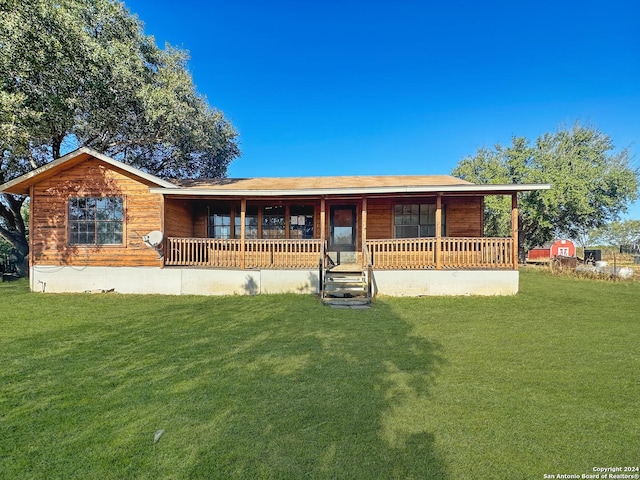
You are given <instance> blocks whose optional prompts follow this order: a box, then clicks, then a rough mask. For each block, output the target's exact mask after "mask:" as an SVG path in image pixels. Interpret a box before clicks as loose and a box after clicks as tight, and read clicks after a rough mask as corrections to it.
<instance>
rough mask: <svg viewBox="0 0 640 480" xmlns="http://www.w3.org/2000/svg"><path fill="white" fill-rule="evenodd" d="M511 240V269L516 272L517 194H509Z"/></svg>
mask: <svg viewBox="0 0 640 480" xmlns="http://www.w3.org/2000/svg"><path fill="white" fill-rule="evenodd" d="M511 238H512V239H513V246H512V253H511V255H512V257H513V269H514V270H518V253H519V252H518V194H517V193H515V192H514V193H512V194H511Z"/></svg>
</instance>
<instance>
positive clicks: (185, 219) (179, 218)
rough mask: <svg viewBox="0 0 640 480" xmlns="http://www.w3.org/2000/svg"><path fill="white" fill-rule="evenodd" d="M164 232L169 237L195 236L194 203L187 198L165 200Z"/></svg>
mask: <svg viewBox="0 0 640 480" xmlns="http://www.w3.org/2000/svg"><path fill="white" fill-rule="evenodd" d="M164 218H165V220H164V234H165V235H166V236H167V237H195V236H196V233H194V230H195V222H194V216H193V204H192V203H191V202H189V201H187V200H176V199H173V198H167V199H165V201H164ZM198 233H200V232H198Z"/></svg>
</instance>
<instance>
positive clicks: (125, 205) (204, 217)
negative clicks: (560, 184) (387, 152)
mask: <svg viewBox="0 0 640 480" xmlns="http://www.w3.org/2000/svg"><path fill="white" fill-rule="evenodd" d="M548 188H549V185H546V184H544V185H543V184H536V185H476V184H472V183H469V182H466V181H463V180H460V179H458V178H454V177H451V176H447V175H431V176H356V177H309V178H254V179H231V178H224V179H213V180H204V179H198V180H171V181H168V180H164V179H161V178H158V177H155V176H153V175H149V174H147V173H145V172H142V171H140V170H138V169H135V168H133V167H131V166H128V165H125V164H123V163H121V162H119V161H117V160H114V159H112V158H109V157H107V156H105V155H102V154H100V153H98V152H96V151H93V150H91V149H88V148H80V149H78V150H76V151H74V152H71V153H69V154H67V155H65V156H64V157H61V158H59V159H57V160H55V161H53V162H51V163H49V164H47V165H45V166H42V167H40V168H38V169H36V170H34V171H32V172H30V173H27V174H25V175H23V176H21V177H19V178H16V179H14V180H12V181H10V182H7V183H5V184H4V185H2V186H0V192H3V193H11V194H16V195H28V196H29V197H30V198H31V202H30V208H31V211H30V232H31V235H30V239H29V241H30V258H29V261H30V284H31V289H32V290H33V291H42V292H83V291H101V290H105V291H107V290H114V291H116V292H121V293H162V294H204V295H209V294H211V295H216V294H254V293H278V292H301V293H316V294H318V293H319V294H321V295H322V296H323V297H324V298H338V299H339V298H350V297H358V296H360V295H364V296H365V297H369V296H370V295H371V294H376V293H379V294H384V295H410V296H417V295H469V294H473V295H506V294H514V293H516V292H517V291H518V255H517V244H518V239H517V235H518V225H517V223H518V222H517V219H518V210H517V194H518V193H519V192H524V191H529V190H543V189H548ZM488 195H509V196H511V198H512V235H511V236H510V237H506V238H487V237H484V236H483V207H484V198H485V197H486V196H488Z"/></svg>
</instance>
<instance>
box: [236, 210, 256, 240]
mask: <svg viewBox="0 0 640 480" xmlns="http://www.w3.org/2000/svg"><path fill="white" fill-rule="evenodd" d="M240 221H241V217H240V207H236V211H235V219H234V227H235V235H234V236H235V238H240V237H241V233H242V232H241V230H240V227H241V224H240ZM244 236H245V238H258V207H250V206H247V211H246V212H245V214H244Z"/></svg>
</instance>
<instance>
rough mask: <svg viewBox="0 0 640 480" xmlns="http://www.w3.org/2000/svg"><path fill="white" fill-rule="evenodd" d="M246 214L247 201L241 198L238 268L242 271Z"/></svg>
mask: <svg viewBox="0 0 640 480" xmlns="http://www.w3.org/2000/svg"><path fill="white" fill-rule="evenodd" d="M246 214H247V199H246V198H243V199H241V200H240V268H241V269H242V270H244V268H245V260H244V248H245V245H244V242H245V237H246V227H245V221H244V219H245V217H246Z"/></svg>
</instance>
